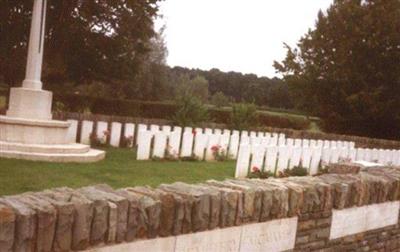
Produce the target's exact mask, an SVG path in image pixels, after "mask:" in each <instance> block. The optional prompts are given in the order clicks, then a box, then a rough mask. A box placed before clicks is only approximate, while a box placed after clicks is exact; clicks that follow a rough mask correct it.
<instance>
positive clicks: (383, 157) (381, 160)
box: [378, 149, 386, 165]
mask: <svg viewBox="0 0 400 252" xmlns="http://www.w3.org/2000/svg"><path fill="white" fill-rule="evenodd" d="M385 162H386V151H385V150H383V149H379V156H378V163H380V164H383V165H384V164H385Z"/></svg>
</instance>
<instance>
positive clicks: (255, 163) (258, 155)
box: [250, 146, 265, 170]
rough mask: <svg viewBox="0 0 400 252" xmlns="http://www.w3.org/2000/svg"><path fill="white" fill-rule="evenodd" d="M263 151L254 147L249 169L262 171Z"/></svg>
mask: <svg viewBox="0 0 400 252" xmlns="http://www.w3.org/2000/svg"><path fill="white" fill-rule="evenodd" d="M264 157H265V149H264V148H262V147H261V146H256V148H255V150H253V151H252V159H251V165H250V169H253V168H255V167H256V168H258V169H259V170H262V168H263V165H264Z"/></svg>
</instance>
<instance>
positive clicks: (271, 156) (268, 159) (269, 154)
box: [264, 146, 278, 173]
mask: <svg viewBox="0 0 400 252" xmlns="http://www.w3.org/2000/svg"><path fill="white" fill-rule="evenodd" d="M277 157H278V147H277V146H268V147H267V150H266V156H265V168H264V170H265V171H270V172H272V173H274V172H275V168H276V159H277Z"/></svg>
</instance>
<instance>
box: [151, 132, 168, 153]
mask: <svg viewBox="0 0 400 252" xmlns="http://www.w3.org/2000/svg"><path fill="white" fill-rule="evenodd" d="M166 149H167V135H166V134H165V133H164V132H162V131H159V132H157V133H155V135H154V149H153V157H157V158H164V157H165V151H166Z"/></svg>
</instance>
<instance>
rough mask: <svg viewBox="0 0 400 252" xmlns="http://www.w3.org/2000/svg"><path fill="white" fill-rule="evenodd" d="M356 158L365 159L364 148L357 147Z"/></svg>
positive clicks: (358, 159)
mask: <svg viewBox="0 0 400 252" xmlns="http://www.w3.org/2000/svg"><path fill="white" fill-rule="evenodd" d="M356 160H357V161H366V160H365V149H364V148H358V149H357V155H356Z"/></svg>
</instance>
